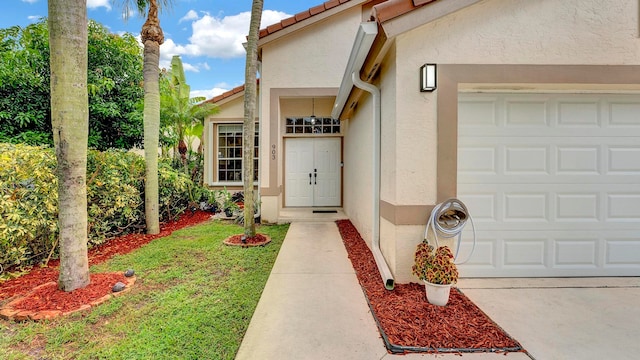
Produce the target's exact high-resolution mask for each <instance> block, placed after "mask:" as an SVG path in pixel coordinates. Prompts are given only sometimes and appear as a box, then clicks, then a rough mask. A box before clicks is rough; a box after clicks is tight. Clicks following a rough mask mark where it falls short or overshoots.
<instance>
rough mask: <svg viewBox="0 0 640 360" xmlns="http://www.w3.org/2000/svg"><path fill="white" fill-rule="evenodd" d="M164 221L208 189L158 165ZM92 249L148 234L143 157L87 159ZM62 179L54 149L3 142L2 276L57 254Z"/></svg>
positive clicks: (109, 154) (115, 153)
mask: <svg viewBox="0 0 640 360" xmlns="http://www.w3.org/2000/svg"><path fill="white" fill-rule="evenodd" d="M158 172H159V184H160V189H159V192H160V194H159V195H160V220H161V221H163V222H166V221H171V220H175V219H176V218H177V217H178V216H179V215H180V214H182V213H184V211H185V210H186V209H187V208H190V207H191V208H195V207H196V206H197V204H198V202H199V200H200V199H201V198H203V197H205V196H206V190H205V189H203V188H201V187H199V186H197V185H195V184H194V183H193V181H191V179H190V178H189V176H188V175H185V174H184V173H181V172H179V171H177V170H174V169H172V168H171V166H170V165H169V164H166V163H164V162H161V163H160V165H159V171H158ZM87 222H88V241H89V247H91V246H94V245H97V244H100V243H103V242H104V241H105V240H106V239H109V238H112V237H116V236H120V235H123V234H127V233H131V232H140V231H144V227H145V221H144V159H143V158H142V157H141V156H140V155H137V154H135V153H132V152H125V151H122V150H109V151H105V152H100V151H95V150H90V151H89V152H88V155H87ZM57 236H58V179H57V176H56V159H55V155H54V151H53V149H51V148H47V147H34V146H27V145H21V144H16V145H14V144H2V143H0V277H1V275H2V269H7V268H9V267H11V266H14V265H29V264H33V263H36V262H38V261H41V260H43V259H45V258H47V257H48V256H49V255H50V254H52V255H53V256H57V249H56V248H55V247H56V239H57Z"/></svg>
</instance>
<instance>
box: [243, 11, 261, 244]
mask: <svg viewBox="0 0 640 360" xmlns="http://www.w3.org/2000/svg"><path fill="white" fill-rule="evenodd" d="M263 6H264V1H263V0H253V3H252V5H251V23H250V24H249V36H248V37H247V60H246V64H245V72H244V78H245V81H244V124H243V128H244V129H243V139H242V145H243V147H242V157H243V159H242V162H243V176H242V178H243V188H244V236H245V237H247V238H251V237H254V236H256V226H255V221H254V217H253V216H254V193H253V171H254V169H253V149H254V145H255V144H254V142H255V141H254V137H255V131H256V129H255V114H256V98H257V93H258V91H257V81H256V73H257V72H258V35H259V31H260V20H261V19H262V8H263Z"/></svg>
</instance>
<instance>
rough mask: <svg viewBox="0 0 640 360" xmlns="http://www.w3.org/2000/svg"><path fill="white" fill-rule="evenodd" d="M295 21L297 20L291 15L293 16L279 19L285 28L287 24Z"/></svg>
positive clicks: (289, 24)
mask: <svg viewBox="0 0 640 360" xmlns="http://www.w3.org/2000/svg"><path fill="white" fill-rule="evenodd" d="M296 22H297V21H296V18H295V17H293V16H291V17H288V18H286V19H284V20H282V21H281V23H282V27H283V28H286V27H287V26H291V25H293V24H295V23H296Z"/></svg>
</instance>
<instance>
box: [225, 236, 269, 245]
mask: <svg viewBox="0 0 640 360" xmlns="http://www.w3.org/2000/svg"><path fill="white" fill-rule="evenodd" d="M242 237H243V235H231V236H229V237H228V238H226V239H224V241H223V243H224V244H225V245H229V246H240V247H253V246H265V245H267V244H268V243H270V242H271V237H270V236H269V235H265V234H256V236H255V237H253V238H249V239H246V240H245V241H246V242H242Z"/></svg>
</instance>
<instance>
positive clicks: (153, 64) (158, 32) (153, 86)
mask: <svg viewBox="0 0 640 360" xmlns="http://www.w3.org/2000/svg"><path fill="white" fill-rule="evenodd" d="M114 1H120V2H122V4H123V14H124V16H125V19H126V18H127V17H128V16H129V14H130V10H131V9H134V8H135V9H136V10H137V11H138V13H140V14H144V13H146V14H147V21H145V23H144V24H143V25H142V32H141V33H140V35H141V38H142V39H141V40H142V44H143V45H144V65H143V78H144V112H143V117H142V122H143V128H144V159H145V163H146V166H145V187H144V214H145V221H146V225H147V233H148V234H158V233H160V211H159V207H160V206H159V190H158V143H159V137H160V87H159V76H160V45H162V43H163V42H164V34H163V32H162V28H161V27H160V19H159V18H158V11H159V10H160V9H161V8H162V9H165V8H167V7H169V6H170V4H171V2H172V1H171V0H114ZM147 10H148V11H147Z"/></svg>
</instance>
